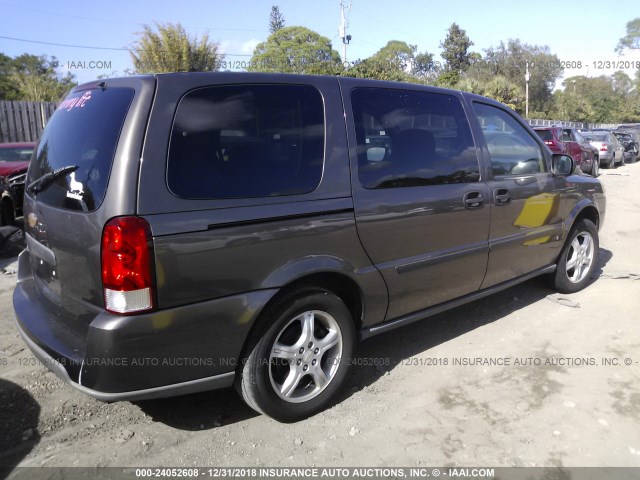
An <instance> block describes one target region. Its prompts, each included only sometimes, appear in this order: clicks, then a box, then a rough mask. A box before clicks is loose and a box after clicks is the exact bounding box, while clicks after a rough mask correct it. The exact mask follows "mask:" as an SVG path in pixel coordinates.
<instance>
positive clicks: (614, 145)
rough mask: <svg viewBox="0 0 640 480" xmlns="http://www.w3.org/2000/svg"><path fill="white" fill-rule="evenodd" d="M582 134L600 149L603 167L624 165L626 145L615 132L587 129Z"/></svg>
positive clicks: (599, 153) (599, 154)
mask: <svg viewBox="0 0 640 480" xmlns="http://www.w3.org/2000/svg"><path fill="white" fill-rule="evenodd" d="M582 136H583V137H585V139H586V140H587V141H588V142H589V143H590V144H591V145H593V146H594V147H595V148H597V149H598V156H599V158H600V166H601V167H605V168H615V167H616V165H624V147H623V146H622V144H621V143H620V142H619V141H618V139H617V138H616V136H615V135H614V134H613V133H611V132H607V131H597V132H594V131H591V132H589V131H587V132H582Z"/></svg>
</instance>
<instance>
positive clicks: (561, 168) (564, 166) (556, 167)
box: [551, 155, 576, 176]
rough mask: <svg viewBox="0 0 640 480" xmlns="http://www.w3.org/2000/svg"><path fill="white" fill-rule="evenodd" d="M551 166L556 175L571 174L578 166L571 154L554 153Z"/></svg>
mask: <svg viewBox="0 0 640 480" xmlns="http://www.w3.org/2000/svg"><path fill="white" fill-rule="evenodd" d="M551 167H552V169H553V173H554V174H555V175H562V176H566V175H571V174H572V173H573V171H574V169H575V168H576V164H575V162H574V161H573V158H571V157H570V156H569V155H553V157H552V160H551Z"/></svg>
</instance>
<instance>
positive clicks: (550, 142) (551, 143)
mask: <svg viewBox="0 0 640 480" xmlns="http://www.w3.org/2000/svg"><path fill="white" fill-rule="evenodd" d="M544 144H545V145H553V142H552V141H551V140H545V141H544Z"/></svg>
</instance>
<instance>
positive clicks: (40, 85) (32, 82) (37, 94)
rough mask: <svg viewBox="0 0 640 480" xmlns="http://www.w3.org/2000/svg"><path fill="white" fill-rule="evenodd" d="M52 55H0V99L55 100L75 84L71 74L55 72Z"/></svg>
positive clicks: (55, 62) (55, 61)
mask: <svg viewBox="0 0 640 480" xmlns="http://www.w3.org/2000/svg"><path fill="white" fill-rule="evenodd" d="M57 68H58V61H57V60H56V58H55V57H48V56H46V55H41V56H36V55H29V54H22V55H20V56H17V57H15V58H13V59H12V58H11V57H8V56H6V55H4V54H0V99H3V100H26V101H34V102H48V101H58V100H61V99H62V98H64V96H65V95H66V94H67V92H68V91H69V90H70V89H71V88H73V87H75V86H76V85H77V83H76V82H75V79H74V76H73V75H72V74H71V73H69V72H67V74H66V75H65V76H61V75H60V74H58V72H57Z"/></svg>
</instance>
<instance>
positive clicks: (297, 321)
mask: <svg viewBox="0 0 640 480" xmlns="http://www.w3.org/2000/svg"><path fill="white" fill-rule="evenodd" d="M259 321H260V324H258V325H257V333H255V334H254V335H253V338H252V339H250V340H249V343H248V345H247V348H246V350H245V355H243V357H244V358H243V362H242V365H241V366H240V367H239V369H238V372H237V375H236V388H237V390H238V391H239V393H240V394H241V395H242V397H243V399H244V400H245V402H246V403H247V404H248V405H249V406H250V407H252V408H253V409H254V410H256V411H258V412H260V413H264V414H266V415H269V416H270V417H273V418H275V419H276V420H279V421H282V422H294V421H298V420H302V419H304V418H307V417H309V416H311V415H313V414H315V413H317V412H319V411H320V410H322V409H324V408H326V407H327V406H328V405H329V403H330V402H331V401H332V400H333V398H334V396H335V394H336V393H337V392H338V390H339V389H340V386H341V385H342V383H343V382H344V379H345V377H346V374H347V370H348V365H349V362H348V361H346V360H348V359H349V358H351V357H352V356H353V353H354V349H355V329H354V325H353V320H352V318H351V314H350V312H349V310H348V309H347V307H346V306H345V304H344V303H343V302H342V300H340V298H338V297H337V296H335V295H334V294H332V293H331V292H328V291H326V290H322V289H305V290H301V291H297V292H294V293H292V294H290V295H287V296H286V297H284V298H283V299H281V300H280V301H277V302H276V304H274V305H273V306H272V307H270V308H268V310H266V311H265V312H264V313H263V315H261V318H260V320H259Z"/></svg>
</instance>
